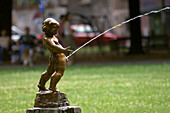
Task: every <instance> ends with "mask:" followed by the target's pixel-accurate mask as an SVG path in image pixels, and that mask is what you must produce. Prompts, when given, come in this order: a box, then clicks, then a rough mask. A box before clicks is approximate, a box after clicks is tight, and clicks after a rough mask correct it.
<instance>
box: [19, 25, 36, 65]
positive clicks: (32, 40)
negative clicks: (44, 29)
mask: <svg viewBox="0 0 170 113" xmlns="http://www.w3.org/2000/svg"><path fill="white" fill-rule="evenodd" d="M19 43H20V63H23V65H25V66H26V65H28V64H29V65H30V66H32V65H33V47H34V45H35V44H36V43H37V39H36V37H35V36H34V35H31V34H30V28H29V27H25V35H22V36H21V38H20V39H19Z"/></svg>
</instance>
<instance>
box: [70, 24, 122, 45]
mask: <svg viewBox="0 0 170 113" xmlns="http://www.w3.org/2000/svg"><path fill="white" fill-rule="evenodd" d="M71 29H72V31H73V39H74V41H75V43H76V45H77V46H81V45H83V44H84V43H86V42H87V41H89V40H91V39H92V38H94V37H95V36H97V35H99V32H98V31H96V30H95V29H93V28H92V27H91V26H90V25H85V24H79V25H72V26H71ZM121 37H122V36H120V35H117V34H113V33H110V32H107V33H105V34H103V35H102V36H100V37H98V38H97V39H96V40H94V41H92V42H91V43H89V45H99V44H100V45H108V44H109V41H110V40H116V39H118V38H121Z"/></svg>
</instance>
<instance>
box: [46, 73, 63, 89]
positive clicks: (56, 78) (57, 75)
mask: <svg viewBox="0 0 170 113" xmlns="http://www.w3.org/2000/svg"><path fill="white" fill-rule="evenodd" d="M62 76H63V72H59V71H58V72H55V73H54V74H53V75H52V77H51V81H50V87H49V90H52V91H57V88H56V85H57V83H58V82H59V81H60V79H61V77H62Z"/></svg>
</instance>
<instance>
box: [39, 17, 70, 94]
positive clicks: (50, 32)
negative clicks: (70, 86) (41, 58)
mask: <svg viewBox="0 0 170 113" xmlns="http://www.w3.org/2000/svg"><path fill="white" fill-rule="evenodd" d="M59 27H60V25H59V23H58V22H57V21H56V20H54V19H53V18H47V19H46V20H45V21H44V22H43V27H42V30H43V32H44V33H45V36H44V37H43V45H44V46H45V47H46V48H47V49H48V50H49V51H50V52H51V55H50V61H49V62H50V64H49V66H48V69H47V70H46V71H45V72H44V73H43V74H42V75H41V78H40V81H39V84H38V88H39V90H40V91H42V90H47V88H46V87H45V84H46V82H47V81H48V80H49V79H50V78H51V81H50V87H49V90H52V91H57V88H56V85H57V83H58V82H59V80H60V79H61V77H62V76H63V74H64V70H65V67H66V58H65V55H66V56H68V55H69V54H70V52H71V51H72V50H70V49H69V47H67V48H63V47H62V46H61V45H60V44H59V42H58V39H57V38H56V37H55V36H54V35H55V34H57V30H58V28H59Z"/></svg>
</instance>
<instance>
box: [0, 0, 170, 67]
mask: <svg viewBox="0 0 170 113" xmlns="http://www.w3.org/2000/svg"><path fill="white" fill-rule="evenodd" d="M167 6H170V0H135V1H134V0H6V1H2V0H1V1H0V9H1V10H0V11H1V15H0V18H1V21H0V33H1V34H0V65H2V66H3V65H9V64H13V65H25V66H27V65H28V66H33V65H38V64H45V63H48V56H49V54H50V53H49V52H48V51H47V50H46V49H45V48H44V47H43V45H42V37H43V32H42V29H41V28H42V22H43V20H45V19H46V18H48V17H52V18H54V19H56V20H57V21H58V22H59V23H60V24H61V26H62V27H61V29H60V30H59V33H58V35H56V37H58V39H59V41H60V43H61V44H62V45H63V46H64V47H66V46H67V45H71V46H72V48H73V49H76V48H78V47H80V46H81V45H83V44H84V43H85V42H87V41H89V40H90V39H92V38H94V37H95V36H97V35H98V34H99V33H102V32H103V31H105V30H107V29H108V28H111V27H113V26H115V25H117V24H119V23H121V22H123V21H126V20H128V19H130V18H133V17H135V16H138V15H140V14H144V13H147V12H149V11H152V10H159V9H161V8H164V7H167ZM69 15H71V16H69ZM169 20H170V10H166V11H163V12H160V13H157V14H152V15H149V16H144V17H142V18H140V19H136V20H134V21H132V22H130V23H128V24H125V25H122V26H121V27H118V28H116V29H113V30H111V31H110V32H108V33H105V34H104V35H102V36H100V37H99V38H98V39H96V40H94V41H92V42H91V43H90V44H88V45H87V46H85V47H84V48H82V49H81V50H80V51H78V52H77V53H76V54H75V55H73V56H72V57H71V58H70V60H71V63H70V64H74V63H75V64H76V63H86V62H102V61H104V62H110V61H113V62H114V61H126V60H153V59H163V60H169V59H170V54H169V53H170V21H169ZM68 33H69V34H68Z"/></svg>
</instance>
